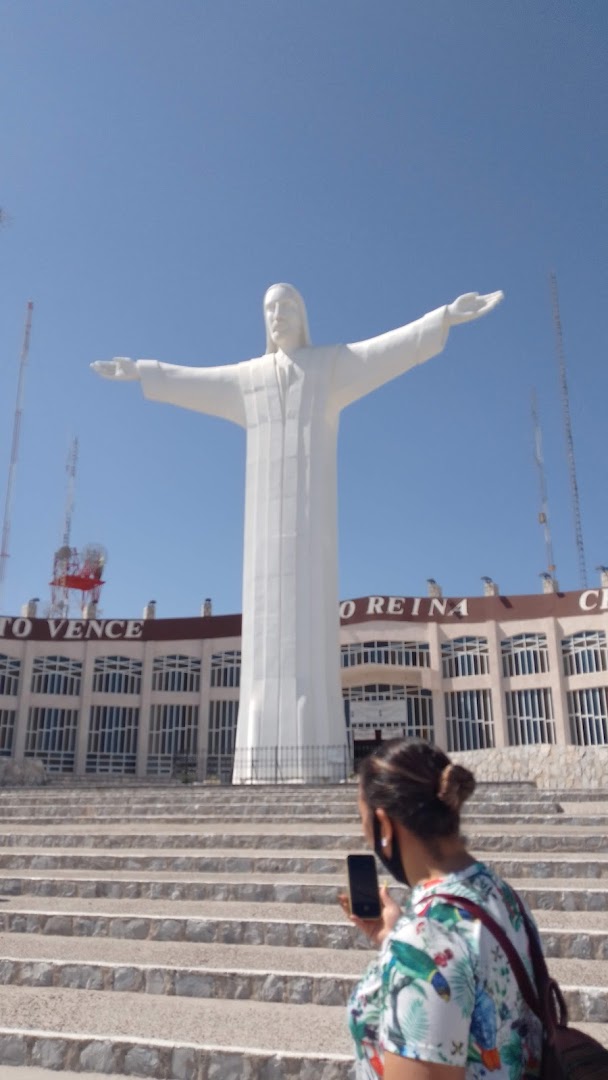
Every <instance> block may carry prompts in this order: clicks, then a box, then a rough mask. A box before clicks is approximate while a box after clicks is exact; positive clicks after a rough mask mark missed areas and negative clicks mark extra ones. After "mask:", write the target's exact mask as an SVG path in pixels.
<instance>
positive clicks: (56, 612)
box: [49, 436, 78, 619]
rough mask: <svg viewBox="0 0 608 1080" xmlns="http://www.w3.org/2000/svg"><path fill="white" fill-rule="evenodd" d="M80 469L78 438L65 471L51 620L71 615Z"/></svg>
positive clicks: (54, 567)
mask: <svg viewBox="0 0 608 1080" xmlns="http://www.w3.org/2000/svg"><path fill="white" fill-rule="evenodd" d="M77 467H78V437H77V436H75V437H74V439H72V443H71V446H70V450H69V453H68V457H67V461H66V465H65V471H66V473H67V477H68V486H67V492H66V497H65V513H64V515H63V535H62V538H61V547H60V548H59V549H58V550H57V551H56V552H55V561H54V565H53V581H52V583H51V584H52V586H53V590H52V596H51V605H50V608H49V618H54V619H55V618H58V619H67V617H68V615H69V613H70V592H69V586H68V583H67V577H68V574H69V573H70V572H71V571H72V570H73V566H72V563H73V561H74V556H75V554H76V553H75V552H74V551H72V547H71V543H70V541H71V536H72V514H73V512H74V491H75V488H76V470H77Z"/></svg>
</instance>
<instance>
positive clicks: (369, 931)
mask: <svg viewBox="0 0 608 1080" xmlns="http://www.w3.org/2000/svg"><path fill="white" fill-rule="evenodd" d="M379 894H380V907H381V914H380V918H379V919H358V918H357V916H356V915H351V911H350V904H349V900H348V896H347V894H346V893H340V894H339V895H338V903H339V904H340V907H341V908H342V911H343V912H344V914H345V915H346V916H347V917H348V919H349V920H350V922H352V923H354V925H355V926H356V927H357V929H358V930H362V931H363V933H364V934H365V936H366V938H367V939H368V941H369V942H370V944H372V945H374V946H375V947H376V948H377V949H378V948H380V946H381V945H382V943H383V941H384V940H385V939H386V938H387V937H388V935H389V934H390V932H391V930H393V928H394V927H395V925H396V923H397V922H398V920H399V919H400V918H401V915H402V914H403V912H402V911H401V908H400V907H399V904H398V903H397V901H396V900H393V898H392V896H391V894H390V893H389V891H388V887H387V886H386V885H385V884H382V885H381V886H380V890H379Z"/></svg>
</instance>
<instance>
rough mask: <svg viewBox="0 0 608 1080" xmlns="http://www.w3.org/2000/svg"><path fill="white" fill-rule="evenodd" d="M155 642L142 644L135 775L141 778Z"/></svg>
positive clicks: (145, 762)
mask: <svg viewBox="0 0 608 1080" xmlns="http://www.w3.org/2000/svg"><path fill="white" fill-rule="evenodd" d="M154 655H155V642H154V641H146V643H145V644H144V653H143V658H142V659H143V663H142V675H141V694H140V696H139V720H138V724H137V763H136V765H135V775H136V776H137V778H138V780H143V779H144V777H146V776H147V775H148V748H149V745H150V709H151V708H152V673H153V670H154Z"/></svg>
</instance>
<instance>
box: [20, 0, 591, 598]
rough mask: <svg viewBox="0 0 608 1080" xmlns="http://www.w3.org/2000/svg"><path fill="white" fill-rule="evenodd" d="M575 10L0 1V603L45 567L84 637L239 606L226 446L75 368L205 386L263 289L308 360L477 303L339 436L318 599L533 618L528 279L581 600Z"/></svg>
mask: <svg viewBox="0 0 608 1080" xmlns="http://www.w3.org/2000/svg"><path fill="white" fill-rule="evenodd" d="M607 32H608V5H606V4H605V2H604V0H586V2H585V3H584V4H581V3H580V2H576V0H511V2H510V3H508V4H505V3H504V0H464V2H459V3H456V2H453V0H416V2H407V3H406V2H404V0H376V2H374V3H371V2H363V0H332V3H329V4H328V3H327V2H326V0H301V2H295V0H294V2H292V0H256V2H255V3H252V2H248V0H230V2H225V0H213V2H211V0H179V2H173V3H170V2H169V0H163V2H159V0H87V2H86V3H83V2H82V0H54V2H53V3H52V4H50V3H48V2H47V0H44V2H43V0H40V2H33V0H2V2H1V3H0V102H1V105H0V109H1V110H2V114H3V115H2V125H1V127H2V143H1V146H0V206H2V207H3V210H4V212H5V213H6V214H7V215H9V218H10V221H9V222H8V224H7V225H5V226H4V228H2V229H1V230H0V272H1V275H2V289H1V293H0V346H1V359H0V487H1V488H2V490H3V489H4V483H5V475H6V469H7V467H8V459H9V451H10V437H11V425H12V411H13V406H14V396H15V389H16V380H17V360H18V355H19V349H20V343H21V335H22V325H23V318H24V314H25V305H26V302H27V300H28V299H29V298H31V299H33V301H34V303H35V313H34V327H33V333H32V344H31V351H30V365H29V369H28V373H27V385H26V402H25V416H24V423H23V430H22V440H21V451H20V460H19V465H18V472H17V484H16V491H15V500H14V509H13V526H12V539H11V558H10V563H9V568H8V574H7V581H6V585H5V590H4V600H3V605H2V606H3V608H4V610H5V611H6V612H7V613H15V612H16V611H17V609H18V607H19V606H20V604H21V603H22V602H23V601H24V600H26V599H27V598H28V597H29V596H33V595H36V596H39V597H41V598H43V600H46V599H47V598H48V585H47V582H48V580H49V576H50V569H51V564H52V556H53V551H54V549H55V547H56V546H57V545H58V543H59V541H60V538H61V532H62V518H63V505H64V500H65V487H66V477H65V458H66V455H67V451H68V447H69V443H70V439H71V437H72V435H74V434H77V435H78V436H79V438H80V445H81V455H80V466H79V475H78V486H77V492H76V506H75V511H74V521H73V532H72V540H73V542H74V543H75V544H77V545H84V544H85V543H87V542H88V541H99V542H101V543H103V544H104V545H105V546H106V547H107V549H108V552H109V561H108V565H107V575H106V576H107V585H106V588H105V594H104V597H103V601H102V606H103V610H104V612H105V613H106V614H108V615H110V614H111V615H116V616H120V615H133V614H137V613H138V612H139V611H140V609H141V607H142V606H143V604H144V603H145V602H146V601H147V600H149V599H151V598H155V599H156V600H157V601H158V605H159V614H162V615H188V614H197V613H198V608H199V604H200V601H201V600H202V598H203V597H205V596H212V597H213V599H214V603H215V610H216V611H218V612H219V611H222V612H223V611H238V610H240V585H241V561H242V515H243V479H244V435H243V433H242V432H241V431H240V430H239V429H237V428H236V427H232V426H230V425H228V424H225V423H222V422H221V421H218V420H214V419H211V418H207V417H203V416H198V415H195V414H190V413H186V412H184V411H179V410H177V409H172V408H171V407H169V406H160V405H155V404H151V403H148V402H145V401H144V400H143V398H142V396H141V393H140V391H139V388H138V387H137V386H128V385H122V386H121V385H116V384H111V383H105V382H104V383H102V382H101V381H100V380H98V379H96V378H95V376H94V375H93V374H92V373H91V372H90V371H89V368H88V364H89V362H90V361H91V360H94V359H104V358H111V357H112V356H114V355H126V356H132V357H136V358H137V357H154V358H156V359H160V360H164V361H173V362H180V363H185V364H197V363H201V364H215V363H223V362H227V363H228V362H233V361H238V360H241V359H246V358H247V357H249V356H252V355H257V354H259V353H260V352H261V351H262V347H263V340H264V336H263V323H262V315H261V299H262V295H263V293H264V290H265V289H266V287H267V286H268V285H269V284H270V283H272V282H273V281H281V280H286V281H292V282H293V283H294V284H295V285H296V286H298V287H299V288H300V290H301V291H302V293H303V294H304V297H305V299H306V302H307V306H308V314H309V320H310V325H311V332H312V337H313V340H314V341H316V342H317V343H324V342H332V341H344V340H358V339H361V338H364V337H368V336H371V335H373V334H376V333H379V332H382V331H383V330H388V329H391V328H392V327H394V326H398V325H402V324H403V323H405V322H408V321H410V320H411V319H414V318H416V317H417V316H419V315H421V314H423V313H424V312H425V311H429V310H431V309H433V308H435V307H437V306H439V305H440V304H442V303H445V302H449V301H450V300H452V299H453V298H454V297H455V296H457V295H459V294H460V293H463V292H467V291H469V290H479V291H482V292H485V291H490V290H493V289H496V288H502V289H504V291H505V294H506V299H505V302H504V304H503V305H502V306H501V307H500V308H499V309H498V311H496V312H495V313H493V314H492V315H491V316H489V317H488V318H487V319H485V320H482V321H480V322H478V323H476V324H474V325H471V326H465V327H459V328H456V329H455V330H453V331H452V333H451V335H450V339H449V341H448V345H447V348H446V350H445V352H444V353H443V354H442V356H440V357H437V358H435V359H434V360H432V361H430V362H429V363H428V364H427V365H425V366H424V367H423V368H420V369H418V370H416V371H414V372H411V373H410V374H408V375H406V376H405V377H403V378H402V379H401V380H399V381H398V382H395V383H392V384H390V385H388V386H386V387H384V388H383V389H382V390H379V391H377V392H376V393H375V394H374V395H372V396H371V397H369V398H367V399H365V400H363V401H361V402H359V403H357V404H356V405H354V406H352V407H351V408H350V409H349V410H347V411H346V412H345V413H344V414H343V418H342V424H341V433H340V445H339V488H340V505H339V520H340V592H341V595H342V596H343V597H348V596H358V595H366V594H367V593H392V594H400V595H416V594H419V593H420V592H421V591H422V592H424V589H425V580H426V578H427V577H431V576H432V577H434V578H436V579H437V580H438V581H439V582H440V583H441V584H442V585H443V587H444V591H445V592H446V593H447V594H449V595H452V596H460V595H465V594H475V593H477V592H479V591H480V589H481V582H480V577H481V575H483V574H488V575H490V576H492V577H494V578H495V579H496V580H497V581H498V582H499V584H500V585H501V588H502V590H503V592H506V593H523V592H533V591H535V590H537V589H538V588H539V578H538V574H539V573H540V572H541V571H542V570H543V569H544V568H545V554H544V545H543V540H542V533H541V530H540V527H539V525H538V523H537V512H538V492H537V477H536V474H535V471H534V463H533V458H532V431H531V421H530V390H531V387H532V386H533V385H534V386H536V387H537V391H538V395H539V408H540V413H541V420H542V424H543V432H544V445H545V457H546V464H547V476H548V486H549V501H550V511H551V518H552V527H553V540H554V548H555V554H556V562H557V568H558V577H559V580H560V584H561V585H562V587H563V588H568V589H570V588H577V587H578V583H579V582H578V572H577V561H576V552H575V548H574V539H573V528H572V524H571V508H570V501H569V488H568V478H567V471H566V462H565V451H564V440H563V433H562V427H561V411H560V399H559V389H558V382H557V372H556V363H555V355H554V344H553V327H552V319H551V305H550V296H549V288H548V273H549V271H550V270H551V269H554V270H555V271H556V272H557V275H558V280H559V287H560V298H561V309H562V323H563V327H564V335H565V346H566V355H567V361H568V368H569V379H570V388H571V407H572V418H573V429H574V438H575V447H576V453H577V464H578V477H579V487H580V492H581V506H582V515H583V528H584V536H585V544H586V553H587V565H588V569H589V577H590V581H591V582H594V581H595V579H596V574H595V567H596V566H597V565H598V563H602V562H607V563H608V535H607V530H606V525H607V510H606V490H607V488H608V457H607V452H606V424H605V413H606V401H608V365H607V344H608V342H607V337H608V330H607V322H606V318H605V315H604V312H605V309H606V296H607V286H608V273H607V259H606V252H607V250H608V245H607V241H608V235H607V234H608V228H607V224H608V211H607V198H606V190H607V171H608V170H607V165H608V146H607V139H606V115H607V109H606V106H607V104H608V102H607V98H608V93H607V90H608V74H607V72H608V65H607V62H606V61H607V56H606V51H607V50H606V40H607Z"/></svg>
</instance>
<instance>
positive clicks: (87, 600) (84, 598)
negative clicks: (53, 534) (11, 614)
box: [49, 438, 107, 619]
mask: <svg viewBox="0 0 608 1080" xmlns="http://www.w3.org/2000/svg"><path fill="white" fill-rule="evenodd" d="M77 466H78V439H77V438H74V439H73V441H72V445H71V447H70V452H69V454H68V460H67V463H66V472H67V474H68V489H67V495H66V502H65V513H64V520H63V536H62V542H61V547H60V548H58V549H57V551H56V552H55V558H54V560H53V579H52V581H51V603H50V607H49V618H52V619H67V618H68V617H69V615H70V608H71V598H72V596H73V595H74V594H75V593H79V594H80V610H81V612H82V614H83V615H84V614H87V612H88V613H90V611H91V605H97V604H98V602H99V597H100V594H101V587H102V585H103V584H104V582H103V581H102V574H103V568H104V566H105V564H106V558H107V556H106V552H105V549H104V548H103V547H102V546H101V544H88V545H87V546H86V547H85V548H83V550H82V552H81V553H79V552H78V551H77V550H76V548H73V547H72V546H71V535H72V514H73V511H74V491H75V488H76V469H77Z"/></svg>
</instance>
